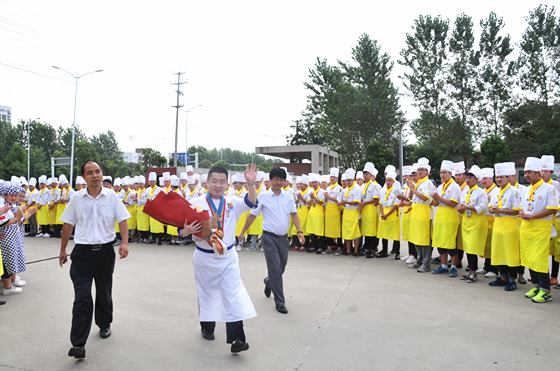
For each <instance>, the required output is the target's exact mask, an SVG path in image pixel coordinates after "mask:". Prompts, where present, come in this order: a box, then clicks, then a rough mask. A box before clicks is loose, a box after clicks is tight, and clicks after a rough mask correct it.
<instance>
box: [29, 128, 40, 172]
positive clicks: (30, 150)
mask: <svg viewBox="0 0 560 371" xmlns="http://www.w3.org/2000/svg"><path fill="white" fill-rule="evenodd" d="M40 119H41V118H40V117H37V118H36V119H35V121H38V120H40ZM29 124H31V121H27V181H28V182H29V179H31V178H30V175H29V173H30V172H29V153H31V142H30V141H29V132H30V131H31V128H30V126H29Z"/></svg>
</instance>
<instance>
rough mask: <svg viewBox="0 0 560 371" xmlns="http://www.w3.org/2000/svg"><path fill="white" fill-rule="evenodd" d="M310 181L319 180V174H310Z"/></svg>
mask: <svg viewBox="0 0 560 371" xmlns="http://www.w3.org/2000/svg"><path fill="white" fill-rule="evenodd" d="M311 181H312V182H321V175H319V174H313V175H311Z"/></svg>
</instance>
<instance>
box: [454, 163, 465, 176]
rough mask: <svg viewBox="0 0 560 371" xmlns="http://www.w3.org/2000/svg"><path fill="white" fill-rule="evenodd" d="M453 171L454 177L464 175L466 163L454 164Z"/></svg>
mask: <svg viewBox="0 0 560 371" xmlns="http://www.w3.org/2000/svg"><path fill="white" fill-rule="evenodd" d="M453 171H454V174H453V176H455V174H464V173H465V172H466V169H465V161H460V162H455V163H454V164H453Z"/></svg>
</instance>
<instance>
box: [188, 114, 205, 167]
mask: <svg viewBox="0 0 560 371" xmlns="http://www.w3.org/2000/svg"><path fill="white" fill-rule="evenodd" d="M201 106H202V104H199V105H198V106H194V107H193V108H189V109H188V110H186V111H185V167H186V166H187V165H188V164H189V161H188V160H187V156H188V155H189V145H188V143H187V138H188V136H187V131H188V126H187V113H189V112H190V111H192V110H193V109H195V108H198V107H201Z"/></svg>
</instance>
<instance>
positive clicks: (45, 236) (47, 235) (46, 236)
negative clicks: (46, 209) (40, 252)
mask: <svg viewBox="0 0 560 371" xmlns="http://www.w3.org/2000/svg"><path fill="white" fill-rule="evenodd" d="M50 236H51V235H50V234H48V233H45V234H44V235H43V237H44V238H49V237H50Z"/></svg>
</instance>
